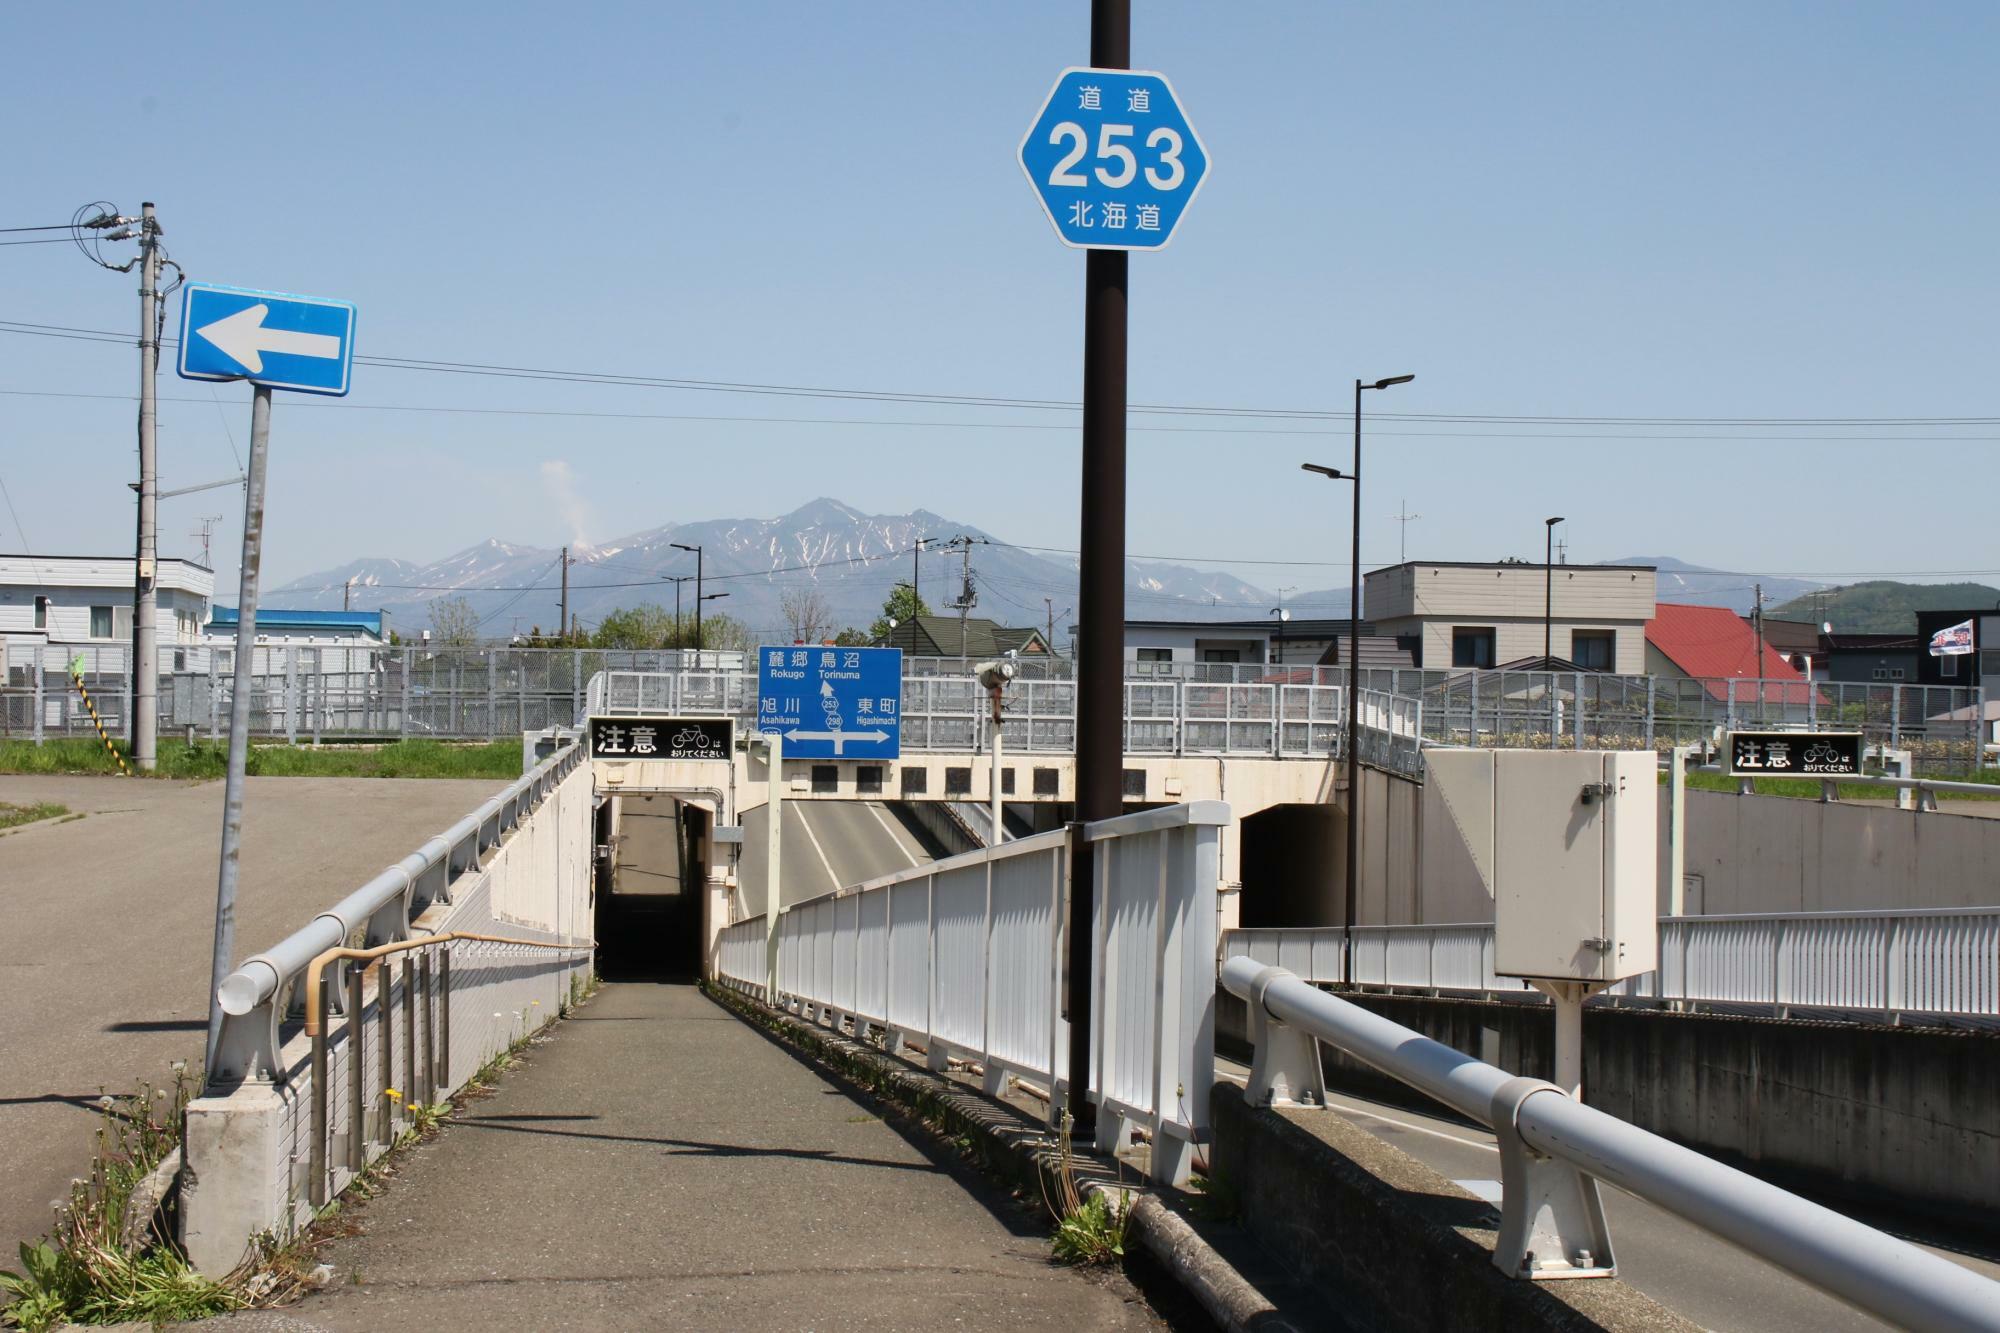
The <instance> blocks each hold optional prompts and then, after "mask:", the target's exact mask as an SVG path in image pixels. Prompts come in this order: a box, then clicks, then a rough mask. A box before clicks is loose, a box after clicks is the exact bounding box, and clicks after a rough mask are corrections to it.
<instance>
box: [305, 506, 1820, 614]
mask: <svg viewBox="0 0 2000 1333" xmlns="http://www.w3.org/2000/svg"><path fill="white" fill-rule="evenodd" d="M919 538H925V539H928V540H927V542H926V546H925V549H924V551H923V553H922V555H921V558H920V563H921V579H922V592H923V595H924V600H925V601H926V602H927V603H929V605H930V607H931V609H932V610H933V611H935V612H940V613H946V612H948V611H949V610H950V609H951V608H952V607H953V604H954V603H955V602H956V600H957V599H958V598H959V596H960V594H961V592H962V590H963V588H964V585H965V584H966V582H967V580H968V578H969V580H970V583H971V591H972V596H973V606H972V614H974V615H978V616H985V617H990V618H992V619H994V620H997V621H1000V622H1002V623H1003V624H1012V625H1040V626H1043V627H1044V628H1046V627H1047V626H1048V624H1049V622H1050V621H1051V619H1053V620H1054V622H1055V627H1056V638H1057V642H1058V647H1059V648H1060V647H1062V646H1064V645H1066V644H1067V641H1068V634H1067V627H1068V626H1069V625H1070V624H1073V623H1074V620H1073V617H1074V615H1075V607H1076V600H1077V598H1076V589H1077V562H1076V557H1075V556H1074V555H1073V554H1072V553H1070V552H1067V551H1055V550H1038V549H1033V548H1029V547H1023V546H1014V545H1010V544H1008V543H1007V542H1005V541H1003V540H1001V539H1000V538H998V537H995V536H993V535H992V534H990V533H987V532H985V531H983V530H981V529H980V528H978V527H977V526H975V525H973V524H970V523H962V522H959V521H957V520H955V519H951V518H947V517H944V516H942V515H939V514H934V513H931V512H929V511H927V510H921V509H920V510H916V511H914V512H912V513H908V514H866V513H863V512H861V511H860V510H857V509H855V508H853V507H851V506H849V505H846V504H843V503H842V502H840V501H839V500H833V499H819V500H815V501H813V502H812V503H810V504H807V505H803V506H801V507H800V508H798V509H796V510H794V511H792V512H791V513H789V514H784V515H782V516H780V517H777V518H727V519H708V520H701V521H695V522H687V523H670V524H666V525H664V526H661V527H657V528H652V529H649V530H647V531H644V532H638V533H633V534H632V535H630V536H627V537H621V538H618V539H617V540H615V541H609V542H605V543H603V544H602V545H596V546H577V547H572V548H571V550H570V556H571V564H570V570H569V575H570V610H571V613H572V614H573V615H574V616H576V617H579V618H581V620H582V621H583V623H584V625H585V627H586V628H588V627H590V626H592V625H594V624H595V623H596V622H597V621H599V620H601V619H602V618H603V617H604V616H605V615H606V614H607V613H609V612H611V611H614V610H617V609H619V608H621V607H630V606H638V605H643V604H647V603H651V604H653V605H656V606H660V607H663V608H665V609H667V610H669V611H671V610H672V609H673V607H674V604H675V591H676V584H675V583H674V582H673V580H675V579H682V580H684V581H683V582H682V583H680V584H679V585H678V587H679V591H680V602H681V607H682V609H683V612H684V614H686V615H688V616H690V617H691V616H692V615H693V612H694V596H695V588H694V584H693V582H692V580H691V576H692V575H693V574H694V572H695V557H694V555H693V553H691V552H689V551H685V550H682V549H679V547H681V546H699V547H701V548H702V591H703V592H704V593H706V594H710V595H714V594H724V595H725V596H723V597H717V598H716V600H713V601H710V602H709V603H708V604H707V606H706V608H705V609H706V611H707V612H708V613H709V614H714V613H716V612H726V613H727V614H728V615H730V616H731V617H732V618H733V619H735V620H737V621H739V622H741V623H742V624H744V625H745V626H747V627H748V628H749V629H750V631H751V632H752V634H753V635H755V636H757V637H759V638H766V639H784V638H788V637H790V626H789V623H788V621H787V618H786V615H785V612H784V599H785V596H786V594H787V593H788V592H790V591H793V590H799V589H815V590H817V592H818V593H819V595H820V597H821V599H822V600H823V602H824V603H825V608H826V612H827V614H828V618H829V620H830V621H831V626H832V628H839V627H841V626H847V625H867V624H868V623H869V622H870V621H872V620H873V619H874V618H875V617H876V615H877V614H879V613H880V611H881V608H882V603H883V601H884V600H885V599H886V598H887V597H888V595H889V592H890V590H891V588H892V587H893V586H894V585H895V584H897V583H899V582H908V581H909V580H910V579H911V577H912V576H913V573H914V572H916V569H917V565H918V563H919V561H918V560H915V559H913V557H912V548H913V547H914V546H915V545H916V543H917V541H918V539H919ZM958 539H962V541H961V544H960V545H958V546H955V547H954V546H951V545H948V543H951V542H953V541H954V540H958ZM561 558H562V552H561V551H559V550H557V549H555V548H550V547H540V546H523V545H518V544H514V543H509V542H503V541H499V540H488V541H485V542H481V543H480V544H479V545H477V546H472V547H468V548H466V549H465V550H463V551H459V552H457V553H456V554H454V555H450V556H447V557H445V558H444V559H442V560H436V561H432V562H430V563H427V564H426V563H419V562H415V561H409V560H400V559H389V558H381V557H372V558H364V559H358V560H354V561H351V562H349V563H347V564H345V565H341V566H338V567H336V568H334V569H327V570H321V571H319V572H317V573H313V574H308V575H306V576H305V577H303V578H300V579H296V580H293V581H292V582H290V583H287V584H284V585H283V586H281V587H277V588H274V589H272V590H271V591H270V592H269V593H268V594H267V598H266V600H267V604H268V605H271V606H283V607H288V608H294V609H301V610H337V609H339V608H340V606H341V605H342V602H343V596H344V595H351V600H352V605H353V606H354V608H355V609H357V610H377V609H380V610H384V611H387V612H389V614H390V623H391V626H392V627H393V628H396V629H398V630H400V631H402V632H403V633H405V634H414V633H415V632H417V631H418V630H421V629H423V628H425V627H427V626H428V625H429V624H430V603H431V601H432V600H433V599H435V598H440V597H452V596H458V597H463V598H465V600H466V601H467V602H469V603H470V604H471V606H472V608H473V610H474V612H475V613H476V614H477V615H478V617H479V618H480V633H481V634H482V635H484V636H486V637H488V638H497V639H506V638H508V637H510V636H512V635H514V634H517V633H518V634H527V633H529V632H531V631H532V630H534V629H537V628H539V629H542V630H547V631H552V630H554V628H555V626H556V624H557V621H558V616H559V612H558V609H557V608H558V602H559V597H560V592H559V589H560V586H561V564H560V562H561ZM1606 563H1611V564H1650V565H1655V566H1657V567H1658V568H1659V571H1660V574H1659V580H1660V582H1659V596H1660V599H1661V600H1662V601H1676V602H1694V603H1699V604H1704V605H1723V606H1732V607H1735V608H1737V609H1739V610H1747V609H1748V608H1749V605H1750V602H1751V592H1750V587H1751V583H1752V582H1753V581H1754V580H1752V579H1751V578H1749V577H1747V576H1745V575H1741V574H1735V573H1729V572H1724V571H1718V570H1710V569H1704V568H1702V567H1700V566H1698V565H1690V564H1687V563H1686V562H1684V561H1681V560H1677V559H1674V558H1673V557H1670V556H1647V557H1641V556H1628V557H1623V558H1621V559H1618V560H1615V561H1608V562H1606ZM1763 583H1764V591H1765V597H1766V604H1767V605H1769V604H1771V603H1774V602H1776V601H1778V600H1781V599H1790V598H1795V597H1798V596H1801V595H1803V594H1805V593H1808V592H1812V591H1815V590H1818V589H1820V588H1821V587H1822V586H1823V585H1820V584H1814V583H1807V582H1805V581H1803V580H1798V579H1784V578H1771V579H1764V580H1763ZM1125 585H1126V587H1125V596H1126V614H1127V615H1128V616H1129V617H1130V618H1131V619H1134V620H1144V619H1176V620H1179V619H1185V620H1257V619H1263V618H1264V617H1266V616H1268V615H1269V614H1270V609H1271V608H1272V607H1273V606H1275V605H1277V604H1278V596H1277V594H1275V593H1273V592H1271V591H1269V590H1267V589H1265V588H1261V587H1258V586H1257V585H1255V584H1251V583H1247V582H1244V581H1243V580H1241V579H1238V578H1236V577H1234V576H1233V575H1230V574H1225V573H1218V572H1215V571H1213V570H1204V569H1197V568H1194V567H1192V566H1189V565H1182V564H1174V563H1170V562H1164V561H1153V560H1129V561H1127V562H1126V579H1125ZM350 588H351V594H350V593H349V590H350ZM1347 600H1348V599H1347V589H1346V588H1345V587H1333V588H1324V589H1316V590H1310V591H1304V592H1299V593H1296V594H1291V595H1287V596H1286V597H1285V599H1284V605H1285V606H1286V608H1287V609H1289V610H1290V611H1291V612H1292V614H1293V616H1294V617H1295V618H1299V619H1309V618H1313V617H1337V616H1345V615H1346V614H1347ZM829 632H830V631H829Z"/></svg>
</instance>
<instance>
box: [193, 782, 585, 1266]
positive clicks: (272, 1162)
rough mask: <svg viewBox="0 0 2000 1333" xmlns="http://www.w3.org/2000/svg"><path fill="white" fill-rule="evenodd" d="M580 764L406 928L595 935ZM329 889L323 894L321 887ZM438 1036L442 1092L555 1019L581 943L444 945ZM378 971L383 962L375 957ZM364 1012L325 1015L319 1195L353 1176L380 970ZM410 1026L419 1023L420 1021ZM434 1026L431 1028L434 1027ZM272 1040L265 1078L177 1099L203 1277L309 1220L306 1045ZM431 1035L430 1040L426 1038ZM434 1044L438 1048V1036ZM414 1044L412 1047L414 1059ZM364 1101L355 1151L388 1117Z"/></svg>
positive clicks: (378, 1145)
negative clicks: (323, 1170)
mask: <svg viewBox="0 0 2000 1333" xmlns="http://www.w3.org/2000/svg"><path fill="white" fill-rule="evenodd" d="M592 845H593V830H592V791H591V769H590V766H589V765H587V764H585V765H580V766H578V767H577V768H576V769H575V770H574V771H573V772H571V774H570V775H569V776H568V777H567V778H565V779H564V780H563V781H562V783H561V784H559V785H558V786H557V787H556V789H555V790H554V791H553V792H551V793H550V794H549V795H548V797H547V798H546V799H545V800H543V802H542V803H541V805H540V806H538V807H536V809H535V810H534V811H533V812H532V813H530V814H529V815H528V816H527V817H526V818H524V819H523V820H522V821H521V823H520V824H519V825H518V826H517V827H516V828H515V829H514V830H513V831H512V832H511V833H509V834H508V835H507V837H506V839H505V840H504V841H503V842H501V843H500V845H499V846H498V847H496V848H494V849H493V850H491V851H489V852H488V853H487V857H486V863H485V865H484V866H483V867H481V868H480V869H478V870H474V871H469V872H467V873H464V874H461V875H460V876H459V878H458V880H457V881H455V882H454V883H453V884H452V886H451V894H452V902H451V903H450V904H448V905H439V906H437V907H434V908H432V909H430V911H428V912H426V913H425V914H424V915H423V916H422V917H420V918H419V919H418V920H417V922H415V923H413V928H412V931H411V933H412V934H413V935H416V934H432V933H436V932H441V931H447V930H466V931H474V932H478V933H482V934H490V935H499V936H504V937H507V938H510V939H534V940H556V939H579V938H580V939H584V940H588V939H590V937H591V933H592V921H591V910H590V903H591V897H590V894H591V860H592V856H591V849H592ZM330 896H331V895H330ZM452 951H453V952H452V958H453V964H452V969H451V991H450V1000H451V1013H450V1028H449V1036H450V1041H449V1047H448V1049H446V1050H444V1051H443V1052H442V1054H443V1059H442V1061H441V1063H442V1064H443V1065H444V1066H445V1068H444V1071H443V1072H444V1075H445V1077H444V1078H443V1079H442V1080H440V1084H439V1086H438V1087H437V1089H436V1097H437V1099H438V1100H440V1101H442V1100H445V1099H446V1098H448V1097H449V1096H450V1095H451V1094H452V1093H453V1092H455V1091H456V1090H457V1089H458V1088H459V1087H460V1086H461V1085H463V1084H464V1082H465V1081H466V1080H467V1079H468V1078H469V1077H471V1075H473V1074H474V1073H476V1072H477V1071H478V1070H479V1068H480V1067H481V1066H482V1065H484V1064H485V1063H486V1061H487V1060H489V1059H491V1058H492V1057H493V1056H494V1055H496V1054H498V1053H499V1052H500V1051H502V1050H504V1049H506V1048H507V1046H508V1045H509V1044H510V1043H511V1042H512V1041H514V1040H515V1039H516V1038H519V1037H522V1036H524V1035H526V1034H528V1033H530V1032H533V1031H535V1030H536V1029H538V1028H540V1027H542V1026H544V1025H545V1024H547V1023H549V1022H552V1021H553V1020H554V1019H555V1017H556V1016H557V1014H558V1013H560V1012H561V1009H562V1005H563V1002H564V1000H565V999H566V998H567V996H568V995H569V992H570V987H571V984H572V982H573V981H577V980H580V979H582V978H585V977H587V976H588V975H589V973H590V970H591V959H590V955H589V954H588V953H577V954H571V953H557V952H554V951H548V950H532V951H531V950H525V949H521V948H519V947H518V946H506V945H489V944H480V943H473V942H461V943H459V944H456V945H454V946H452ZM376 966H377V967H378V968H379V966H380V964H378V965H376ZM401 966H402V964H401V961H400V960H398V962H397V964H396V969H395V971H394V973H393V974H392V975H393V977H394V985H393V988H392V990H391V996H390V1005H391V1011H392V1015H393V1017H394V1020H395V1035H394V1039H393V1040H392V1041H391V1043H390V1062H391V1078H392V1079H393V1080H394V1085H395V1086H396V1087H398V1088H399V1089H401V1090H402V1091H403V1094H404V1097H405V1100H406V1101H408V1100H413V1099H414V1096H415V1092H416V1090H417V1088H419V1087H420V1086H421V1084H420V1082H419V1081H418V1080H417V1079H416V1078H414V1077H412V1075H413V1072H414V1071H412V1070H411V1069H410V1068H409V1067H408V1064H407V1062H406V1061H405V1060H404V1059H403V1056H402V1046H403V1036H402V1033H403V1015H404V1013H405V1010H404V1008H403V993H404V990H405V983H404V981H403V980H402V971H401ZM364 994H365V996H366V1000H365V1009H364V1014H363V1023H362V1031H361V1039H360V1041H359V1043H358V1044H357V1043H355V1042H352V1041H350V1040H349V1035H350V1029H349V1025H348V1024H347V1023H346V1021H345V1020H344V1019H341V1018H334V1019H333V1020H332V1022H331V1023H330V1025H329V1029H330V1031H329V1041H328V1047H327V1056H328V1069H327V1072H328V1075H329V1078H328V1083H329V1090H330V1091H331V1092H332V1093H333V1094H334V1095H331V1096H329V1098H328V1106H327V1110H328V1116H329V1120H330V1122H331V1123H330V1125H329V1129H330V1131H331V1139H332V1145H331V1148H330V1150H329V1152H328V1154H327V1162H328V1166H329V1168H330V1171H329V1174H330V1177H331V1179H330V1182H329V1183H330V1196H331V1194H337V1193H338V1192H339V1191H340V1190H342V1189H345V1188H346V1187H347V1185H348V1184H349V1183H350V1181H351V1180H352V1179H353V1173H352V1172H351V1171H349V1170H348V1168H347V1165H346V1161H347V1157H346V1144H347V1141H348V1137H349V1135H350V1134H351V1133H353V1132H354V1129H355V1127H354V1126H353V1125H351V1124H350V1122H349V1119H348V1106H347V1101H348V1099H347V1095H346V1089H347V1087H348V1078H349V1071H350V1069H351V1068H352V1061H353V1060H354V1057H355V1056H356V1055H357V1054H359V1055H360V1057H361V1069H362V1070H363V1071H364V1074H365V1076H366V1080H367V1081H366V1083H365V1085H364V1086H365V1087H367V1088H368V1089H370V1090H371V1091H372V1090H373V1089H374V1088H375V1087H376V1084H377V1083H378V1082H379V1079H377V1078H376V1073H375V1071H376V1070H377V1069H378V1068H379V1061H380V1047H379V1045H378V1041H379V1036H380V1032H379V1028H378V1026H377V995H378V991H377V974H376V972H375V971H374V970H373V969H371V971H370V973H369V974H368V975H367V977H366V980H365V991H364ZM419 1023H420V1025H421V1023H422V1020H421V1019H420V1020H419ZM441 1035H442V1034H440V1036H441ZM283 1036H284V1041H283V1044H282V1045H281V1047H280V1048H279V1051H278V1056H279V1061H280V1067H281V1068H282V1069H283V1070H284V1077H283V1078H282V1079H281V1080H279V1081H278V1082H276V1083H268V1084H259V1083H247V1084H243V1085H241V1086H239V1087H236V1088H233V1089H230V1090H227V1091H213V1092H210V1093H207V1094H205V1095H203V1096H201V1097H199V1098H196V1099H195V1100H194V1101H193V1102H191V1103H190V1104H189V1105H188V1114H187V1131H186V1137H185V1148H186V1156H185V1162H186V1166H185V1170H184V1173H183V1175H182V1178H181V1240H182V1243H183V1245H184V1246H185V1247H186V1249H187V1253H188V1258H189V1259H190V1260H191V1261H192V1262H193V1263H194V1265H195V1267H196V1268H198V1269H200V1270H201V1271H202V1272H203V1273H206V1274H208V1275H210V1276H211V1277H220V1276H221V1275H223V1274H225V1273H228V1272H229V1271H230V1270H231V1269H233V1268H235V1267H236V1266H237V1265H238V1264H239V1263H240V1262H242V1261H243V1259H244V1258H245V1257H246V1256H247V1255H248V1254H249V1253H250V1250H251V1247H252V1245H253V1242H254V1239H255V1238H256V1237H258V1236H270V1237H273V1238H276V1239H278V1240H284V1239H287V1238H289V1237H290V1236H291V1235H292V1234H293V1233H294V1232H295V1231H296V1230H297V1229H298V1228H300V1227H302V1226H304V1225H305V1224H306V1223H308V1222H310V1221H311V1218H312V1211H313V1210H312V1207H311V1204H310V1202H309V1200H310V1196H311V1180H310V1175H309V1170H308V1166H309V1161H310V1155H311V1139H312V1062H311V1054H312V1043H311V1041H310V1039H309V1038H307V1037H306V1036H304V1035H303V1033H302V1032H300V1031H299V1029H298V1026H297V1025H296V1024H294V1023H287V1024H286V1026H285V1028H284V1029H283ZM433 1040H436V1039H435V1038H434V1039H433ZM439 1045H441V1046H442V1045H443V1043H442V1042H439ZM422 1050H423V1047H422V1046H421V1044H420V1045H419V1052H420V1054H419V1056H418V1059H419V1060H420V1061H421V1060H422V1059H423V1056H422V1054H421V1051H422ZM370 1101H371V1104H370V1105H369V1106H368V1107H367V1109H366V1110H365V1112H364V1115H365V1117H366V1122H365V1124H364V1125H363V1126H361V1127H360V1128H361V1129H362V1130H363V1132H364V1142H365V1153H364V1156H366V1157H367V1158H369V1159H373V1158H374V1157H377V1156H379V1155H380V1154H381V1153H382V1152H383V1151H385V1150H386V1149H385V1148H384V1146H383V1141H384V1140H386V1139H391V1138H393V1137H394V1136H395V1135H394V1127H393V1126H391V1125H389V1124H386V1123H385V1122H384V1120H383V1116H384V1115H385V1113H387V1112H388V1111H389V1109H390V1108H389V1107H388V1105H387V1102H386V1101H385V1100H384V1099H383V1098H382V1097H380V1096H379V1095H378V1096H373V1097H371V1099H370Z"/></svg>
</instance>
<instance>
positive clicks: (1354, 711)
mask: <svg viewBox="0 0 2000 1333" xmlns="http://www.w3.org/2000/svg"><path fill="white" fill-rule="evenodd" d="M1415 378H1416V376H1415V375H1391V376H1389V377H1388V378H1386V379H1379V380H1376V381H1375V382H1374V383H1373V384H1368V383H1365V382H1364V381H1362V380H1356V381H1354V468H1353V470H1352V471H1350V472H1342V471H1341V470H1340V469H1339V468H1334V467H1322V466H1321V465H1320V464H1318V463H1301V464H1300V465H1299V466H1300V467H1302V468H1304V469H1305V470H1306V471H1307V472H1317V473H1319V474H1320V475H1321V476H1323V477H1326V478H1328V479H1329V480H1332V481H1351V482H1353V483H1354V548H1353V562H1352V565H1351V566H1350V568H1349V572H1348V583H1347V892H1346V894H1345V895H1344V896H1345V897H1346V899H1347V901H1346V903H1345V904H1344V910H1343V912H1342V918H1343V923H1344V925H1345V926H1346V929H1345V930H1344V931H1342V932H1341V937H1342V941H1343V943H1344V945H1345V949H1344V961H1343V964H1342V968H1341V986H1342V988H1343V989H1347V990H1352V989H1353V987H1354V901H1355V899H1356V897H1357V896H1359V893H1360V889H1361V883H1360V880H1361V836H1360V834H1361V820H1360V814H1361V746H1360V743H1359V742H1360V730H1359V723H1360V702H1361V392H1362V390H1364V389H1388V388H1393V387H1394V386H1396V385H1398V384H1408V383H1409V382H1410V381H1411V380H1413V379H1415Z"/></svg>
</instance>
